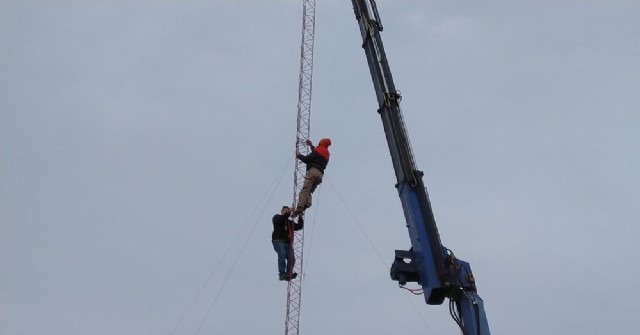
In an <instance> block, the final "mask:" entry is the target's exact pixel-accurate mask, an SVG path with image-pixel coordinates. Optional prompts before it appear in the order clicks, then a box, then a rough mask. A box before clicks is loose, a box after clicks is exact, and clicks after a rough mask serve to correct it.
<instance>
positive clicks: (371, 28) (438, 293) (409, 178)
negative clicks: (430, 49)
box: [351, 0, 489, 335]
mask: <svg viewBox="0 0 640 335" xmlns="http://www.w3.org/2000/svg"><path fill="white" fill-rule="evenodd" d="M351 1H352V4H353V9H354V13H355V16H356V19H357V21H358V24H359V26H360V33H361V35H362V41H363V44H362V47H363V48H364V51H365V55H366V57H367V62H368V65H369V70H370V72H371V78H372V80H373V86H374V89H375V92H376V97H377V100H378V106H379V108H378V113H379V114H380V117H381V119H382V124H383V127H384V132H385V135H386V139H387V144H388V146H389V152H390V154H391V160H392V162H393V168H394V170H395V173H396V180H397V185H396V188H397V190H398V194H399V196H400V200H401V202H402V207H403V210H404V215H405V220H406V225H407V228H408V230H409V237H410V239H411V249H410V250H396V257H395V261H394V263H393V265H392V267H391V278H392V279H393V280H396V281H398V282H399V284H400V285H404V284H406V283H407V282H418V283H419V284H420V285H422V289H423V291H424V296H425V300H426V302H427V303H428V304H431V305H439V304H442V303H443V301H444V299H445V298H450V299H451V302H452V304H453V305H455V307H457V309H458V313H459V316H458V315H457V314H456V315H454V319H456V322H457V323H458V325H459V326H460V327H461V329H462V330H463V332H464V334H468V335H471V334H481V335H488V334H489V327H488V324H487V320H486V316H485V314H484V307H483V303H482V299H480V297H479V296H477V294H476V286H475V281H474V278H473V274H472V273H471V268H470V267H469V264H468V263H467V262H464V261H461V260H458V259H456V258H455V257H454V256H453V253H452V252H451V251H450V250H448V249H447V248H445V247H444V246H443V245H442V243H441V242H440V235H439V233H438V228H437V226H436V222H435V218H434V215H433V211H432V209H431V202H430V201H429V195H428V193H427V189H426V187H425V185H424V183H423V181H422V175H423V173H422V172H421V171H419V170H418V169H417V167H416V164H415V160H414V157H413V152H412V150H411V146H410V142H409V138H408V135H407V131H406V128H405V125H404V121H403V119H402V113H401V110H400V100H401V96H400V94H399V93H398V92H397V91H396V88H395V85H394V83H393V78H392V76H391V70H390V69H389V63H388V62H387V57H386V54H385V51H384V47H383V44H382V40H381V38H380V32H381V31H382V24H381V21H380V17H379V15H378V10H377V8H376V3H375V1H374V0H351ZM405 260H408V261H409V262H408V263H407V262H406V261H405ZM452 314H453V313H452Z"/></svg>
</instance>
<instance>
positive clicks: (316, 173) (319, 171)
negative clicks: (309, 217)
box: [294, 138, 331, 216]
mask: <svg viewBox="0 0 640 335" xmlns="http://www.w3.org/2000/svg"><path fill="white" fill-rule="evenodd" d="M305 143H306V144H307V145H308V146H309V147H311V153H309V154H308V155H306V156H305V155H302V154H301V153H299V152H296V157H297V158H298V159H299V160H301V161H302V162H303V163H305V164H307V174H306V175H305V177H304V184H303V185H302V189H301V190H300V196H299V197H298V203H297V205H296V210H295V212H294V216H295V215H301V214H302V213H304V210H305V209H307V208H309V207H311V194H312V193H313V191H315V190H316V187H318V185H320V183H322V177H323V176H324V169H325V168H326V167H327V164H328V163H329V156H330V153H329V146H330V145H331V140H330V139H328V138H323V139H321V140H320V142H318V146H314V145H313V143H312V142H311V140H306V142H305Z"/></svg>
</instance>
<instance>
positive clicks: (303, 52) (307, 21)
mask: <svg viewBox="0 0 640 335" xmlns="http://www.w3.org/2000/svg"><path fill="white" fill-rule="evenodd" d="M302 11H303V15H302V43H301V45H300V78H299V84H300V85H299V88H298V119H297V128H298V129H297V133H296V152H301V153H308V150H309V149H308V147H307V146H306V145H305V141H306V140H307V139H309V130H310V123H311V87H312V81H311V79H312V76H313V43H314V31H315V24H316V19H315V16H316V1H315V0H303V7H302ZM305 174H306V166H305V164H304V163H302V162H300V161H298V160H296V163H295V171H294V177H293V204H294V208H295V204H296V201H298V194H299V193H300V190H301V189H302V185H303V184H304V176H305ZM303 252H304V229H301V230H298V231H296V232H294V236H293V239H292V253H293V255H294V256H295V264H294V267H293V270H292V271H293V272H296V273H298V276H297V277H296V278H293V279H291V280H290V281H289V285H288V288H287V318H286V322H285V332H284V333H285V335H289V334H292V335H298V334H299V332H300V306H301V301H302V282H303V276H304V273H303V271H302V265H303V260H304V257H303V256H304V255H303Z"/></svg>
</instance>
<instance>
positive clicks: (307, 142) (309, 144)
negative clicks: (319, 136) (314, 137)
mask: <svg viewBox="0 0 640 335" xmlns="http://www.w3.org/2000/svg"><path fill="white" fill-rule="evenodd" d="M304 143H306V144H307V145H308V146H312V145H313V142H311V140H306V141H305V142H304Z"/></svg>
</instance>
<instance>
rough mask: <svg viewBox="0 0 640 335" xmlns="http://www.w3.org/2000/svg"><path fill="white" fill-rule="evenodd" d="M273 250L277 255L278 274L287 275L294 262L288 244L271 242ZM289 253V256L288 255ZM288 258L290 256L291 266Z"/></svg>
mask: <svg viewBox="0 0 640 335" xmlns="http://www.w3.org/2000/svg"><path fill="white" fill-rule="evenodd" d="M273 250H275V251H276V253H277V254H278V273H279V274H281V275H282V274H286V273H289V270H290V269H293V264H295V262H296V260H295V257H294V255H293V253H291V247H290V246H289V243H287V242H284V241H273ZM289 253H291V255H289ZM289 256H291V264H289Z"/></svg>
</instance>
